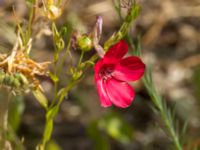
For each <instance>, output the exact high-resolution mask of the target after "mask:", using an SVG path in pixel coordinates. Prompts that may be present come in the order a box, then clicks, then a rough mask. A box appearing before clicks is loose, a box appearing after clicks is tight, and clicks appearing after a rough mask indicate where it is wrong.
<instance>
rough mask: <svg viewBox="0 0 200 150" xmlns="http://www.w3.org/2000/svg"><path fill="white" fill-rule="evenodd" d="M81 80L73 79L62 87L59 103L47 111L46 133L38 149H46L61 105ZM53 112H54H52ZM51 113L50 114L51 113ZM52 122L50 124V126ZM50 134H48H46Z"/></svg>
mask: <svg viewBox="0 0 200 150" xmlns="http://www.w3.org/2000/svg"><path fill="white" fill-rule="evenodd" d="M78 82H79V80H73V79H72V80H71V81H70V82H69V83H68V85H67V86H66V87H65V88H64V89H62V92H61V93H60V94H59V97H57V98H58V103H57V104H56V105H55V106H54V107H51V109H48V111H47V113H46V114H47V115H46V122H45V129H44V135H43V139H42V144H41V145H39V146H38V150H45V147H46V143H47V142H48V141H49V139H50V138H51V136H52V132H53V121H54V119H55V117H56V115H57V113H58V111H59V107H60V105H61V103H62V101H63V100H64V98H65V96H66V95H67V94H68V92H69V91H70V90H71V89H72V88H73V87H74V86H75V85H76V84H77V83H78ZM53 108H55V109H54V110H55V112H53ZM52 112H53V113H52ZM50 113H51V115H48V114H50ZM49 124H50V126H48V125H49ZM45 134H48V135H45Z"/></svg>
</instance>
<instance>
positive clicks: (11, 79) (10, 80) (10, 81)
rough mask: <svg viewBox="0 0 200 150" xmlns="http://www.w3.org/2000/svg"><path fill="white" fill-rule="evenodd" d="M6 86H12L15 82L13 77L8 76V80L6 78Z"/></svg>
mask: <svg viewBox="0 0 200 150" xmlns="http://www.w3.org/2000/svg"><path fill="white" fill-rule="evenodd" d="M8 79H9V80H8V85H9V86H13V82H14V80H15V78H14V76H13V75H9V78H8Z"/></svg>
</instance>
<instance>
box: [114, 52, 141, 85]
mask: <svg viewBox="0 0 200 150" xmlns="http://www.w3.org/2000/svg"><path fill="white" fill-rule="evenodd" d="M144 70H145V64H144V63H143V62H142V61H141V59H140V58H138V57H136V56H131V57H127V58H125V59H122V60H121V61H120V62H119V63H118V64H117V65H116V67H115V70H114V72H113V76H114V77H115V78H116V79H118V80H121V81H135V80H138V79H139V78H141V77H142V75H143V74H144Z"/></svg>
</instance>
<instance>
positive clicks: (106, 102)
mask: <svg viewBox="0 0 200 150" xmlns="http://www.w3.org/2000/svg"><path fill="white" fill-rule="evenodd" d="M96 86H97V91H98V94H99V97H100V101H101V106H102V107H109V106H112V102H111V101H110V99H109V97H108V95H107V93H106V90H105V86H106V85H105V83H104V82H103V80H96Z"/></svg>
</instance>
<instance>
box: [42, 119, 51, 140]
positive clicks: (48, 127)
mask: <svg viewBox="0 0 200 150" xmlns="http://www.w3.org/2000/svg"><path fill="white" fill-rule="evenodd" d="M52 131H53V120H52V119H49V120H48V121H47V123H46V125H45V131H44V135H43V136H44V137H43V143H46V142H47V141H49V139H50V138H51V134H52Z"/></svg>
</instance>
